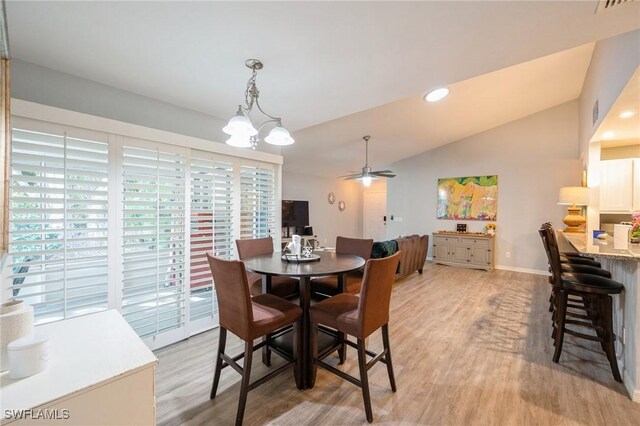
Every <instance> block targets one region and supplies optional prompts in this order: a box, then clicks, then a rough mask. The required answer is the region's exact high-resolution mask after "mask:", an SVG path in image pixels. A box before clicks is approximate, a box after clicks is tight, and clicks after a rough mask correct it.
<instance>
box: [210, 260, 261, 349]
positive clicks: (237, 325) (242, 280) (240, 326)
mask: <svg viewBox="0 0 640 426" xmlns="http://www.w3.org/2000/svg"><path fill="white" fill-rule="evenodd" d="M207 259H208V260H209V267H211V275H213V283H214V285H215V287H216V296H217V299H218V312H219V317H220V326H222V327H224V328H226V329H227V330H229V331H231V332H232V333H233V334H235V335H236V336H238V337H240V338H241V339H243V340H247V339H249V336H250V324H251V323H252V322H253V309H252V307H251V294H250V292H249V284H248V283H247V272H246V270H245V267H244V262H242V261H240V260H226V259H221V258H219V257H215V256H212V255H210V254H209V253H207Z"/></svg>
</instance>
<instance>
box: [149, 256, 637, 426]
mask: <svg viewBox="0 0 640 426" xmlns="http://www.w3.org/2000/svg"><path fill="white" fill-rule="evenodd" d="M548 294H549V285H548V284H547V282H546V278H545V277H542V276H535V275H529V274H522V273H515V272H507V271H495V272H482V271H472V270H465V269H456V268H452V267H446V266H440V265H433V264H428V265H427V266H426V269H425V273H424V275H422V276H418V275H417V273H416V274H414V275H412V276H410V277H409V278H406V279H403V280H401V281H399V282H397V283H396V285H395V287H394V291H393V295H392V303H391V322H390V336H391V348H392V353H393V361H394V367H395V372H396V381H397V383H398V392H397V393H392V392H391V390H390V388H389V382H388V379H387V372H386V369H385V367H384V364H380V363H379V364H377V365H376V366H374V367H373V368H372V369H371V370H370V371H369V374H370V376H369V377H370V379H369V381H370V384H371V399H372V404H373V415H374V422H375V423H386V424H404V425H411V424H421V425H423V424H424V425H427V424H434V425H439V424H446V425H472V424H473V425H486V424H505V425H556V424H571V425H574V424H575V425H605V424H606V425H639V424H640V404H634V403H633V402H632V401H631V400H630V399H629V397H628V396H627V394H626V391H625V389H624V387H623V385H622V384H619V383H616V382H615V381H614V380H613V377H612V376H611V372H610V370H609V366H608V363H607V361H606V358H605V355H604V353H603V352H602V351H601V349H600V347H599V345H597V344H594V343H593V342H586V341H581V340H577V339H574V338H572V337H571V336H568V337H567V338H566V339H565V350H564V352H563V354H562V358H561V360H560V364H554V363H553V362H552V361H551V355H552V352H553V351H552V348H553V344H552V341H551V338H550V315H549V313H548V312H547V307H548V304H547V299H548ZM217 340H218V331H217V330H213V331H209V332H206V333H203V334H200V335H198V336H195V337H193V338H191V339H189V340H188V341H184V342H180V343H177V344H175V345H173V346H170V347H168V348H164V349H162V350H159V351H158V352H157V356H158V358H159V359H160V364H159V366H158V370H157V419H158V424H160V425H225V424H233V421H234V419H235V413H236V407H237V400H238V393H239V389H240V383H239V380H240V376H239V375H238V374H236V373H235V372H234V371H233V370H232V369H230V368H228V369H225V370H224V371H223V374H222V379H221V383H220V387H219V390H218V396H217V397H216V399H215V400H213V401H210V400H209V391H210V386H211V379H212V375H213V361H214V354H215V349H216V347H217ZM230 343H231V347H232V348H233V349H234V350H233V353H239V351H240V350H241V346H240V342H239V340H238V339H236V338H232V339H231V342H230ZM369 346H370V347H371V348H373V349H374V350H377V349H379V348H380V347H381V338H380V336H379V334H378V333H376V334H374V335H373V336H372V338H371V339H370V340H369ZM227 347H229V343H228V346H227ZM347 356H348V360H347V363H346V364H345V367H346V368H347V370H348V371H349V373H351V374H356V375H357V364H356V362H355V360H356V354H355V351H354V350H352V349H349V352H348V353H347ZM275 358H276V359H277V356H275ZM334 358H335V357H330V359H332V360H333V359H334ZM253 367H254V373H256V374H255V375H253V377H256V378H257V377H259V376H258V374H260V373H261V372H263V371H265V370H264V368H263V366H262V364H261V363H260V356H259V355H258V356H255V357H254V364H253ZM244 419H245V424H246V425H260V424H273V425H289V424H290V425H294V424H295V425H300V424H311V425H348V424H366V418H365V414H364V408H363V404H362V398H361V393H360V389H359V388H356V387H355V386H353V385H352V384H350V383H348V382H345V381H342V380H341V379H339V378H338V377H336V376H334V375H332V374H331V373H328V372H326V371H323V370H319V371H318V379H317V382H316V387H315V388H314V389H312V390H308V391H298V390H297V389H296V386H295V384H294V381H293V376H292V374H288V373H285V374H284V375H281V376H279V377H277V378H276V379H274V380H272V381H270V382H268V383H267V384H265V385H263V386H261V387H258V388H257V389H255V390H253V391H252V392H250V393H249V398H248V402H247V409H246V413H245V418H244Z"/></svg>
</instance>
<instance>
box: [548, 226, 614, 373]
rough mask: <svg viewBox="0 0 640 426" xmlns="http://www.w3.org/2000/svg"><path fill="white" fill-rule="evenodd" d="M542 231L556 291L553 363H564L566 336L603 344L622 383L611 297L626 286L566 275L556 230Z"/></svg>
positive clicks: (582, 275)
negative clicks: (576, 310) (561, 357)
mask: <svg viewBox="0 0 640 426" xmlns="http://www.w3.org/2000/svg"><path fill="white" fill-rule="evenodd" d="M539 232H540V234H541V236H542V237H543V240H545V241H546V244H547V247H548V255H549V262H550V263H551V273H552V283H553V292H554V298H553V304H554V309H553V328H554V331H553V334H552V336H553V339H554V342H553V343H554V346H555V351H554V354H553V362H555V363H558V362H559V361H560V355H561V354H562V346H563V343H564V335H565V333H566V334H570V335H572V336H574V337H578V338H580V339H586V340H591V341H595V342H598V343H600V345H601V346H602V349H603V351H604V352H605V355H606V356H607V360H608V361H609V365H610V367H611V372H612V374H613V378H614V379H615V380H616V381H618V382H622V377H621V376H620V371H619V370H618V361H617V359H616V352H615V346H614V342H615V340H616V335H615V333H614V332H613V301H612V298H611V296H612V295H615V294H620V293H621V292H622V290H624V285H623V284H622V283H620V282H618V281H615V280H612V279H611V278H607V277H606V276H602V275H600V274H591V273H581V272H563V270H562V263H561V261H560V251H559V249H558V244H557V240H556V238H555V234H554V231H553V229H552V228H549V227H543V228H542V229H541V230H540V231H539ZM580 300H581V301H583V304H584V305H581V304H576V301H580ZM583 306H584V307H583ZM570 308H574V309H575V308H580V309H584V311H585V312H586V315H583V314H575V313H573V312H571V311H569V309H570ZM573 326H575V327H573ZM576 327H578V328H579V329H584V328H588V329H592V330H594V331H595V333H596V335H595V336H594V335H592V334H586V333H584V332H582V330H580V331H578V329H576Z"/></svg>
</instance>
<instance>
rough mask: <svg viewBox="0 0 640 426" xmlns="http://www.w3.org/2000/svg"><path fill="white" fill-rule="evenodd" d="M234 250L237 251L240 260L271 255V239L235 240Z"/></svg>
mask: <svg viewBox="0 0 640 426" xmlns="http://www.w3.org/2000/svg"><path fill="white" fill-rule="evenodd" d="M236 248H237V249H238V258H239V259H240V260H245V259H248V258H250V257H254V256H260V255H261V254H271V253H273V238H271V237H264V238H255V239H249V240H236Z"/></svg>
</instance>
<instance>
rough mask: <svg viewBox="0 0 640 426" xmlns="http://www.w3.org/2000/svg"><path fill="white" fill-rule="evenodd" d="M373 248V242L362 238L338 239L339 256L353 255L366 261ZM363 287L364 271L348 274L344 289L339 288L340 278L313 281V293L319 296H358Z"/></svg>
mask: <svg viewBox="0 0 640 426" xmlns="http://www.w3.org/2000/svg"><path fill="white" fill-rule="evenodd" d="M372 247H373V240H366V239H360V238H347V237H337V238H336V253H338V254H351V255H354V256H359V257H361V258H363V259H364V260H365V261H367V260H369V258H370V257H371V248H372ZM361 286H362V271H361V270H358V271H352V272H349V273H347V274H346V277H345V285H344V287H345V288H344V289H339V288H338V277H336V276H327V277H321V278H316V279H314V280H313V281H311V291H312V292H313V293H314V294H315V295H317V294H322V295H326V296H333V295H336V294H340V293H343V292H346V293H351V294H358V293H359V292H360V287H361Z"/></svg>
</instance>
